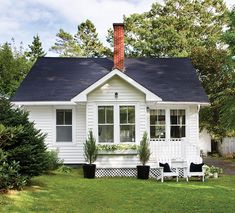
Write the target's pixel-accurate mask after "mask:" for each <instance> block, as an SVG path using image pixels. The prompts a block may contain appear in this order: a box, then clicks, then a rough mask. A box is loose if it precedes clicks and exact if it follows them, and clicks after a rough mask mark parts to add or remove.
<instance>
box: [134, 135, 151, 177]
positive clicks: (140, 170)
mask: <svg viewBox="0 0 235 213" xmlns="http://www.w3.org/2000/svg"><path fill="white" fill-rule="evenodd" d="M150 154H151V153H150V148H149V142H148V135H147V132H144V134H143V137H142V140H141V141H140V146H139V148H138V155H139V159H140V162H141V163H142V165H141V166H140V165H139V166H137V178H138V179H148V178H149V170H150V166H146V163H147V162H148V160H149V158H150Z"/></svg>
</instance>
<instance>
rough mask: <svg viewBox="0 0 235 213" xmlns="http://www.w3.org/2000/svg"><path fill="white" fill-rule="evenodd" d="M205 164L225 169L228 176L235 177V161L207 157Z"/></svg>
mask: <svg viewBox="0 0 235 213" xmlns="http://www.w3.org/2000/svg"><path fill="white" fill-rule="evenodd" d="M204 163H205V164H207V165H208V166H212V165H213V166H218V167H220V168H222V169H223V171H224V174H226V175H235V161H232V160H224V159H222V158H213V157H206V158H204Z"/></svg>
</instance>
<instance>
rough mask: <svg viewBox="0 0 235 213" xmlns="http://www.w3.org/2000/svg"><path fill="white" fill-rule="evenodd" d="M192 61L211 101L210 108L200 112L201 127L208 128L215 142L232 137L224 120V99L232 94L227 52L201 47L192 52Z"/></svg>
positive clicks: (231, 72) (231, 70) (230, 65)
mask: <svg viewBox="0 0 235 213" xmlns="http://www.w3.org/2000/svg"><path fill="white" fill-rule="evenodd" d="M191 59H192V63H193V65H194V67H195V68H196V70H197V73H198V76H199V79H200V80H201V83H202V86H203V87H204V89H205V91H206V93H207V95H208V98H209V100H210V104H211V105H210V106H209V107H203V108H202V109H201V111H200V126H201V128H204V127H205V128H206V129H207V130H208V131H209V133H210V134H211V136H212V139H214V140H215V141H220V140H221V139H222V138H223V137H225V136H228V135H231V134H232V132H231V131H230V128H228V125H225V123H224V122H223V120H222V117H221V114H220V112H221V109H222V108H223V106H224V98H225V97H227V95H228V94H229V93H230V92H231V91H230V89H229V88H230V85H231V80H232V76H233V66H232V64H230V63H229V62H228V53H227V51H226V50H223V49H217V48H205V47H199V48H195V49H193V50H192V54H191ZM234 94H235V93H234Z"/></svg>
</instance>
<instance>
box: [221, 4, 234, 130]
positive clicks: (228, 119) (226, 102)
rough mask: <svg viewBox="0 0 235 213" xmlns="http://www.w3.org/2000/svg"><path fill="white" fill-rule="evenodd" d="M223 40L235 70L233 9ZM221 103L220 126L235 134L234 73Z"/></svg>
mask: <svg viewBox="0 0 235 213" xmlns="http://www.w3.org/2000/svg"><path fill="white" fill-rule="evenodd" d="M223 39H224V41H225V42H226V44H227V45H228V49H229V51H230V54H229V59H230V64H231V66H233V70H235V7H233V8H232V10H231V11H230V12H229V26H228V29H227V30H226V31H225V33H224V34H223ZM222 102H223V106H222V109H221V111H220V112H221V121H222V124H223V125H224V126H226V127H227V128H229V129H230V130H231V131H234V132H235V72H232V73H231V82H230V85H229V86H228V87H227V88H226V90H225V95H224V96H223V98H222Z"/></svg>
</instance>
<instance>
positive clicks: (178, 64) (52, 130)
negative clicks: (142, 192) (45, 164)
mask: <svg viewBox="0 0 235 213" xmlns="http://www.w3.org/2000/svg"><path fill="white" fill-rule="evenodd" d="M12 102H13V104H15V105H16V106H21V107H24V108H25V109H26V110H28V111H29V117H30V120H32V121H34V122H35V125H36V127H37V128H39V129H41V130H42V132H44V133H46V134H47V137H46V141H45V142H46V144H47V145H48V148H49V149H59V156H60V157H61V158H62V159H64V162H65V163H67V164H81V163H84V157H83V143H84V142H85V140H86V137H87V133H88V131H89V130H92V131H93V133H94V135H95V137H96V140H97V143H98V144H106V145H113V144H129V146H131V145H138V144H139V142H140V140H141V137H142V135H143V133H144V131H147V132H148V136H149V139H150V145H151V152H152V154H151V161H150V163H151V162H170V161H171V160H172V159H176V160H177V159H183V160H186V161H187V162H188V163H190V162H196V163H199V162H200V161H201V158H200V148H199V144H200V143H199V110H200V107H201V106H204V105H208V98H207V96H206V94H205V92H204V90H203V88H202V86H201V84H200V82H199V80H198V78H197V75H196V71H195V69H194V68H193V66H192V64H191V62H190V60H189V59H188V58H126V59H125V58H124V26H123V24H114V60H112V59H109V58H49V57H43V58H39V59H38V60H37V62H36V63H35V65H34V66H33V67H32V69H31V71H30V72H29V74H28V75H27V77H26V78H25V79H24V81H23V82H22V84H21V85H20V87H19V89H18V90H17V92H16V94H15V96H14V97H13V98H12ZM107 147H108V146H107ZM96 163H97V164H98V166H107V167H114V166H115V167H117V166H118V167H122V166H136V164H137V163H138V158H137V156H136V151H133V150H125V151H114V152H111V153H110V152H104V151H103V152H101V153H100V156H99V158H98V160H97V162H96Z"/></svg>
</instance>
